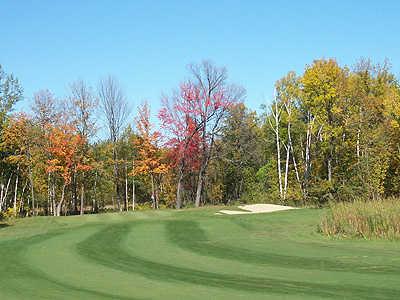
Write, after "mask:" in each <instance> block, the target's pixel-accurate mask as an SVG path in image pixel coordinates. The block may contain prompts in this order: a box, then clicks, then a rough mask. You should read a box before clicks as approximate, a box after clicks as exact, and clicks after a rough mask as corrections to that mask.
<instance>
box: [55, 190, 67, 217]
mask: <svg viewBox="0 0 400 300" xmlns="http://www.w3.org/2000/svg"><path fill="white" fill-rule="evenodd" d="M64 195H65V184H64V185H63V187H62V191H61V200H60V202H58V203H57V209H56V216H57V217H59V216H60V215H61V208H62V205H63V203H64Z"/></svg>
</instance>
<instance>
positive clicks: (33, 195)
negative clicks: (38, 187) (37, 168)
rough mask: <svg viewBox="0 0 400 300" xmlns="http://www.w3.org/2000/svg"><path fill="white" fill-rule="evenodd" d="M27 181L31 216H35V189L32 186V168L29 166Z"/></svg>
mask: <svg viewBox="0 0 400 300" xmlns="http://www.w3.org/2000/svg"><path fill="white" fill-rule="evenodd" d="M29 181H30V184H31V198H32V216H35V214H36V213H35V191H34V188H33V175H32V168H31V167H29Z"/></svg>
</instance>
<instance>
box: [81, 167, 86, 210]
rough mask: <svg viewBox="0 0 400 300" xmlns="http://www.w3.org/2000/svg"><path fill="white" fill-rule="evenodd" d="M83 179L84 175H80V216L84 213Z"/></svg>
mask: <svg viewBox="0 0 400 300" xmlns="http://www.w3.org/2000/svg"><path fill="white" fill-rule="evenodd" d="M83 178H84V175H83V174H82V183H81V211H80V214H81V216H82V215H83V214H84V213H85V210H84V198H85V186H84V184H83Z"/></svg>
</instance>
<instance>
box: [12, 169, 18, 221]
mask: <svg viewBox="0 0 400 300" xmlns="http://www.w3.org/2000/svg"><path fill="white" fill-rule="evenodd" d="M18 181H19V165H18V167H17V178H16V179H15V189H14V205H13V207H14V217H16V216H17V192H18Z"/></svg>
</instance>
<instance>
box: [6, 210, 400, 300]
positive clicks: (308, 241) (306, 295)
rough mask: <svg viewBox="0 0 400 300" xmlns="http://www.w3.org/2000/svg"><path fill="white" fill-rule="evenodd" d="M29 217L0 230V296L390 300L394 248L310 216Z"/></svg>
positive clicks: (397, 290)
mask: <svg viewBox="0 0 400 300" xmlns="http://www.w3.org/2000/svg"><path fill="white" fill-rule="evenodd" d="M214 212H215V209H201V210H188V211H182V212H175V211H168V210H166V211H158V212H152V211H147V212H145V211H143V212H137V213H130V214H124V215H118V214H103V215H97V216H84V217H61V218H47V217H42V218H34V219H24V220H19V221H17V222H16V223H15V224H12V226H7V227H2V228H0V257H1V262H2V263H1V264H0V299H265V298H268V299H321V298H332V299H344V298H346V299H353V298H354V299H397V298H398V295H399V294H400V287H399V285H398V283H399V282H400V260H399V258H398V257H399V256H398V253H399V250H400V243H398V242H388V241H364V240H330V239H327V238H324V237H323V236H322V235H320V234H318V233H317V232H316V224H318V221H319V219H320V217H321V211H319V210H308V209H303V210H295V211H284V212H277V213H272V214H259V215H237V216H215V215H214Z"/></svg>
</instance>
